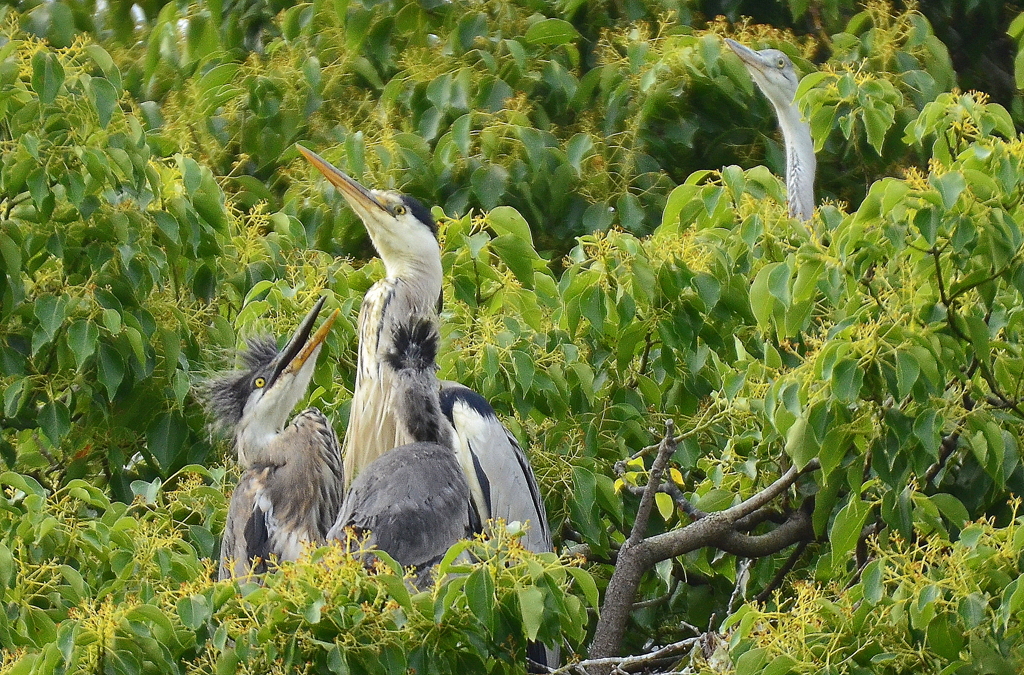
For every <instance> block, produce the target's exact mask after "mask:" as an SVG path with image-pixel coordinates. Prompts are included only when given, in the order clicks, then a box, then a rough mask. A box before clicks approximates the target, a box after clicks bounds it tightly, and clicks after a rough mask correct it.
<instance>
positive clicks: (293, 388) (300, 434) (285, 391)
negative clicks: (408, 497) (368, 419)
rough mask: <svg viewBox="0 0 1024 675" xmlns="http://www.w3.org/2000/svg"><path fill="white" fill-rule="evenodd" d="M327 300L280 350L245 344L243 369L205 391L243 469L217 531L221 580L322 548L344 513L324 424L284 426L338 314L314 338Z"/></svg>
mask: <svg viewBox="0 0 1024 675" xmlns="http://www.w3.org/2000/svg"><path fill="white" fill-rule="evenodd" d="M324 300H325V298H320V300H318V301H317V303H316V305H315V306H314V307H313V309H312V310H310V312H309V314H307V315H306V318H305V319H303V321H302V323H301V324H300V325H299V328H298V329H297V330H296V331H295V334H294V335H293V336H292V337H291V339H290V340H289V341H288V343H287V344H286V345H285V346H284V348H283V349H280V350H279V349H278V348H277V343H276V341H275V340H274V339H273V338H272V337H261V338H255V339H251V340H249V341H248V345H247V348H246V349H245V350H244V351H243V352H242V353H241V359H242V362H243V364H244V365H243V367H242V368H241V369H239V370H235V371H231V372H228V373H223V374H220V375H217V376H215V377H213V378H211V379H210V380H209V381H208V382H207V383H206V403H207V407H208V408H209V411H210V413H211V415H212V417H213V419H214V424H215V425H216V426H218V427H220V428H222V429H225V430H227V431H229V432H230V433H231V435H232V438H233V440H234V446H235V450H236V451H237V453H238V462H239V464H240V465H241V466H242V469H243V474H242V477H241V479H240V480H239V482H238V485H237V486H236V487H235V490H234V492H233V493H232V495H231V503H230V506H229V508H228V517H227V523H226V524H225V527H224V538H223V540H222V543H221V560H220V571H219V578H221V579H225V578H229V577H232V576H237V577H246V576H249V575H251V574H259V573H261V572H264V571H265V570H266V569H267V563H268V562H269V561H270V560H271V559H277V560H281V561H283V560H296V559H298V558H299V556H300V555H301V553H302V548H303V546H304V545H306V544H308V543H323V542H324V541H325V540H326V535H327V531H328V530H329V529H330V528H331V526H332V525H333V524H334V520H335V518H336V517H337V515H338V511H339V510H340V509H341V501H342V494H343V489H344V480H343V474H342V463H341V452H340V448H339V445H338V436H337V434H336V433H335V432H334V428H333V427H332V426H331V424H330V421H329V420H328V419H327V417H326V416H324V414H323V413H321V412H320V411H319V410H317V409H316V408H307V409H306V410H303V411H302V412H300V413H299V414H298V415H296V416H295V417H293V418H292V420H291V423H290V424H287V426H286V422H288V416H289V415H291V413H292V410H293V409H294V408H295V406H296V404H298V402H299V400H301V399H302V397H303V396H305V393H306V388H307V387H308V386H309V382H310V379H311V378H312V377H313V369H314V368H315V367H316V360H317V357H318V356H319V354H320V350H321V348H322V347H323V343H324V339H325V338H326V337H327V333H328V331H330V329H331V324H333V323H334V320H335V318H336V317H337V316H338V310H335V311H334V312H333V313H332V314H331V316H330V317H328V319H327V320H326V321H325V322H324V324H323V325H322V326H321V327H320V329H319V330H317V331H316V332H315V333H314V332H313V325H314V323H315V322H316V318H317V315H318V314H319V313H320V310H321V308H323V305H324Z"/></svg>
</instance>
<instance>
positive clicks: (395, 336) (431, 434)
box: [328, 315, 479, 585]
mask: <svg viewBox="0 0 1024 675" xmlns="http://www.w3.org/2000/svg"><path fill="white" fill-rule="evenodd" d="M383 337H385V338H386V344H387V345H388V347H387V349H386V351H385V352H384V353H383V354H382V359H381V362H380V363H381V369H382V370H384V371H386V372H387V373H388V375H387V380H388V381H389V382H391V385H392V389H391V403H392V405H393V409H394V411H395V413H396V414H395V416H394V417H395V421H396V424H397V426H398V430H399V436H400V437H402V438H409V439H411V440H410V442H408V443H404V444H402V445H400V446H398V447H395V448H392V449H390V450H388V451H387V452H384V453H382V454H380V455H379V456H378V457H377V458H376V459H374V460H372V461H370V462H369V463H368V464H367V465H366V466H365V467H363V468H362V469H361V470H360V471H359V473H358V475H357V476H356V477H355V478H354V479H353V481H352V484H351V486H350V487H349V489H348V492H347V493H346V495H345V502H344V505H343V506H342V509H341V513H340V514H339V515H338V519H337V522H336V523H335V525H334V527H333V528H332V529H331V531H330V532H329V533H328V536H329V537H332V538H337V539H341V540H344V539H345V536H346V535H345V530H347V529H352V530H354V531H355V532H356V533H358V534H363V533H367V537H368V538H367V543H368V544H370V545H373V546H376V547H377V548H379V549H381V550H383V551H386V552H387V553H388V554H389V555H391V556H392V557H393V558H394V559H395V560H397V561H398V562H399V563H401V564H402V565H403V566H405V567H414V568H416V571H417V573H418V576H417V581H416V583H417V585H422V583H423V581H424V580H426V579H429V570H430V568H431V567H432V566H433V565H435V564H436V563H437V562H439V561H440V560H441V558H442V557H443V556H444V554H445V552H446V551H447V550H448V548H449V547H450V546H451V545H452V544H454V543H455V542H456V541H458V540H459V539H462V538H464V537H467V536H469V535H471V534H472V532H473V531H474V530H476V529H479V522H478V521H477V520H476V518H475V512H474V510H473V509H472V508H471V502H470V495H469V486H468V484H467V482H466V476H465V474H464V473H463V472H462V468H461V467H460V466H459V463H458V461H457V460H456V457H455V451H454V448H453V447H452V444H451V439H452V433H451V428H450V426H449V425H448V424H447V420H446V419H445V417H444V416H443V415H442V414H441V406H440V397H439V393H438V392H439V390H438V383H437V377H436V375H435V370H436V367H437V366H436V362H435V358H436V354H437V344H438V340H439V338H438V335H437V326H436V323H435V320H434V318H433V316H429V315H428V316H417V315H412V316H408V317H406V318H405V320H404V321H402V322H400V323H396V324H394V325H393V327H392V330H390V331H388V334H387V335H384V336H383Z"/></svg>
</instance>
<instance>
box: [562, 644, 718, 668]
mask: <svg viewBox="0 0 1024 675" xmlns="http://www.w3.org/2000/svg"><path fill="white" fill-rule="evenodd" d="M699 641H700V638H699V637H692V638H686V639H685V640H680V641H679V642H673V643H672V644H669V645H665V646H664V647H660V648H658V649H657V650H655V651H653V652H649V653H647V654H636V655H634V656H612V657H606V658H600V659H587V660H585V661H577V662H576V663H571V664H569V665H566V666H562V667H561V668H558V669H557V670H549V671H548V672H549V673H550V675H563V673H564V674H566V675H568V674H569V673H577V674H579V675H589V673H591V672H597V668H606V669H607V670H608V672H616V673H624V672H627V669H633V668H635V667H637V666H643V665H647V664H650V663H654V662H656V661H660V660H662V659H664V658H666V657H669V656H673V655H677V654H678V653H679V652H681V651H684V650H687V649H692V648H693V646H694V645H695V644H697V643H698V642H699ZM595 667H597V668H595ZM588 668H594V670H593V671H588V670H587V669H588Z"/></svg>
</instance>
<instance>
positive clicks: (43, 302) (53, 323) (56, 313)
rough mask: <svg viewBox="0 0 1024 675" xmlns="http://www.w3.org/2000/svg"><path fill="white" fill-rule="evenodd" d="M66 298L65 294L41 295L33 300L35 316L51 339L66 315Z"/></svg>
mask: <svg viewBox="0 0 1024 675" xmlns="http://www.w3.org/2000/svg"><path fill="white" fill-rule="evenodd" d="M67 309H68V299H67V297H66V296H63V295H61V296H53V295H41V296H39V297H38V298H36V301H35V313H36V318H37V319H39V325H40V327H42V329H43V331H45V332H46V335H47V337H48V338H49V339H50V340H52V339H53V336H54V335H56V334H57V329H58V328H60V326H61V324H62V323H64V319H65V318H66V317H67Z"/></svg>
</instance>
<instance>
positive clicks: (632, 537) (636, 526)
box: [619, 420, 676, 556]
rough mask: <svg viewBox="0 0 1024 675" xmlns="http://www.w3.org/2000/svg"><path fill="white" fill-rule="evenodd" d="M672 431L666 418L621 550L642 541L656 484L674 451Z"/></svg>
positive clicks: (671, 422)
mask: <svg viewBox="0 0 1024 675" xmlns="http://www.w3.org/2000/svg"><path fill="white" fill-rule="evenodd" d="M674 431H675V422H673V421H672V420H666V422H665V437H664V438H663V439H662V441H661V447H660V449H659V450H658V456H657V457H655V458H654V464H653V465H652V466H651V475H650V478H649V479H648V481H647V489H646V490H644V494H643V496H642V497H641V498H640V508H639V509H637V514H636V520H635V521H633V530H632V531H631V532H630V533H629V539H628V540H627V541H626V543H625V544H623V546H622V550H625V549H626V548H628V547H632V546H636V545H637V544H639V543H640V542H641V541H643V538H644V533H646V532H647V523H648V522H649V521H650V518H651V509H653V508H654V495H655V493H656V492H657V491H658V486H660V485H661V474H662V473H664V471H665V465H666V464H668V458H669V457H671V456H672V453H673V452H675V451H676V442H675V434H674V433H673V432H674ZM622 550H620V551H619V555H620V556H621V555H622Z"/></svg>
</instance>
